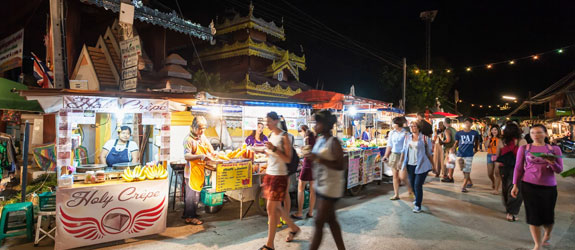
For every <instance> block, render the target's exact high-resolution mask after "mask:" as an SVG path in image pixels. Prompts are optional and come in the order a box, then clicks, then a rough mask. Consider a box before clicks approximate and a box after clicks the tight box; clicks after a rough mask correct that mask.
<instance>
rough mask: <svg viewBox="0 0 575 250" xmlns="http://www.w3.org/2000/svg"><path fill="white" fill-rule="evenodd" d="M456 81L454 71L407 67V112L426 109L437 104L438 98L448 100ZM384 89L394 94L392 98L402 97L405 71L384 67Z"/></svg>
mask: <svg viewBox="0 0 575 250" xmlns="http://www.w3.org/2000/svg"><path fill="white" fill-rule="evenodd" d="M454 82H455V77H454V76H453V73H447V72H446V71H441V72H437V71H433V72H431V73H429V72H428V71H425V70H422V69H419V68H418V67H417V66H415V65H410V66H409V67H408V68H407V91H406V98H407V112H417V111H424V110H425V109H426V108H433V107H435V106H436V98H438V99H439V101H440V102H444V101H445V100H447V97H448V95H449V91H450V90H451V87H452V86H453V84H454ZM381 83H382V85H383V86H382V87H381V89H382V91H386V92H388V93H390V94H391V95H393V97H394V98H392V100H399V99H401V98H402V92H401V90H402V84H403V71H402V70H400V69H395V68H392V69H390V68H384V71H383V74H382V76H381Z"/></svg>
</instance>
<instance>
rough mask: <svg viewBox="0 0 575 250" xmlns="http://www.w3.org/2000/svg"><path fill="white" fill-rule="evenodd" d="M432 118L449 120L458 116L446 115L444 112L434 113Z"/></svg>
mask: <svg viewBox="0 0 575 250" xmlns="http://www.w3.org/2000/svg"><path fill="white" fill-rule="evenodd" d="M433 116H435V117H439V118H443V117H450V118H451V117H457V116H458V115H456V114H451V113H446V112H435V113H433Z"/></svg>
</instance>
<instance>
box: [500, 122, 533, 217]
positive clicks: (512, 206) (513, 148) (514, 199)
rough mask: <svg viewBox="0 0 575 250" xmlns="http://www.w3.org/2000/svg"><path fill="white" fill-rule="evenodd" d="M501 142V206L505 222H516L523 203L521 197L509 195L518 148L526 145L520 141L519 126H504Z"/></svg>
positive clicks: (509, 124) (511, 124)
mask: <svg viewBox="0 0 575 250" xmlns="http://www.w3.org/2000/svg"><path fill="white" fill-rule="evenodd" d="M502 141H503V147H502V148H501V149H500V151H499V157H498V158H497V163H498V165H499V175H500V176H501V187H502V192H501V194H502V195H503V205H504V206H505V210H506V212H507V221H509V222H513V221H516V220H517V217H516V216H517V214H518V213H519V210H520V209H521V203H523V198H522V197H521V195H516V196H512V195H511V189H512V188H513V170H514V169H515V163H516V159H517V151H518V150H519V146H521V145H525V144H527V143H526V141H525V140H522V139H521V130H520V129H519V126H517V124H515V123H513V122H508V123H507V124H506V125H505V129H503V137H502Z"/></svg>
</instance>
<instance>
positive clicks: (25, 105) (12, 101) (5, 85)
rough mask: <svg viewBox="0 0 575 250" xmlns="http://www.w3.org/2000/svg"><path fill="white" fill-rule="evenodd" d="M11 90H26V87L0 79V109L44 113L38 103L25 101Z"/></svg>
mask: <svg viewBox="0 0 575 250" xmlns="http://www.w3.org/2000/svg"><path fill="white" fill-rule="evenodd" d="M12 89H17V90H23V89H28V87H26V85H24V84H21V83H18V82H15V81H11V80H8V79H6V78H2V77H0V109H8V110H17V111H28V112H44V110H42V107H41V106H40V104H39V103H38V101H27V100H26V98H24V97H21V96H20V95H19V94H18V93H17V92H12Z"/></svg>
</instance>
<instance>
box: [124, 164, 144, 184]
mask: <svg viewBox="0 0 575 250" xmlns="http://www.w3.org/2000/svg"><path fill="white" fill-rule="evenodd" d="M122 179H124V181H127V182H132V181H143V180H145V179H146V174H145V173H144V169H142V167H141V166H136V167H134V169H133V170H130V168H129V167H127V168H126V169H124V173H123V174H122Z"/></svg>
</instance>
